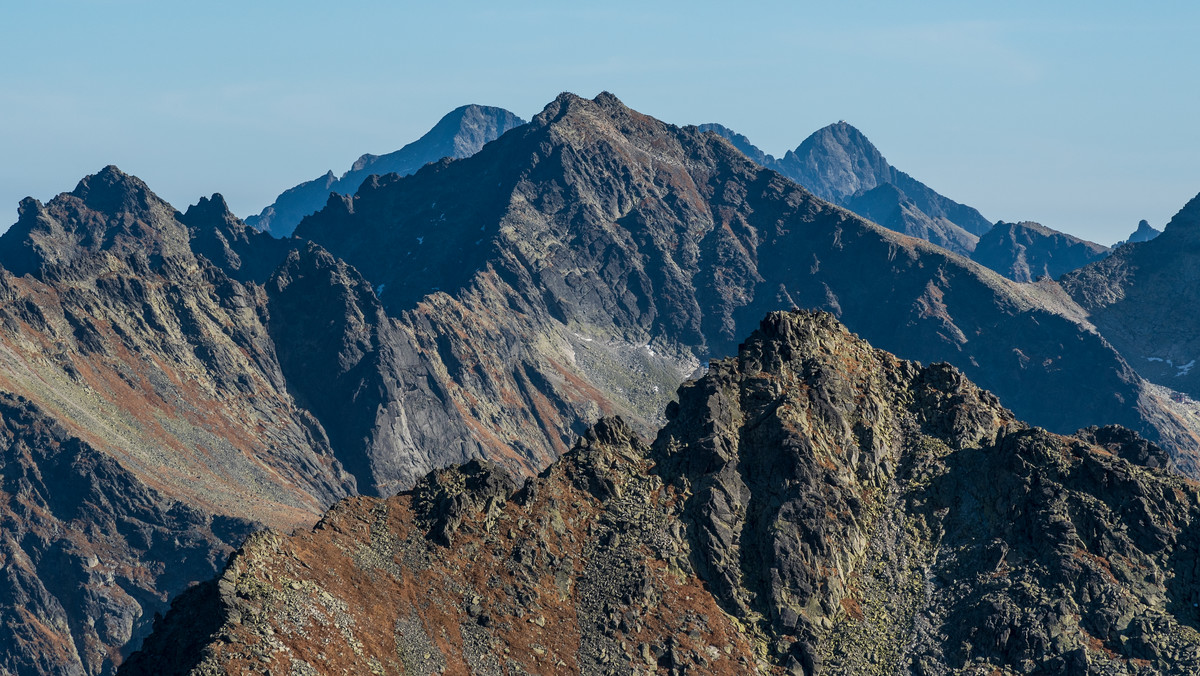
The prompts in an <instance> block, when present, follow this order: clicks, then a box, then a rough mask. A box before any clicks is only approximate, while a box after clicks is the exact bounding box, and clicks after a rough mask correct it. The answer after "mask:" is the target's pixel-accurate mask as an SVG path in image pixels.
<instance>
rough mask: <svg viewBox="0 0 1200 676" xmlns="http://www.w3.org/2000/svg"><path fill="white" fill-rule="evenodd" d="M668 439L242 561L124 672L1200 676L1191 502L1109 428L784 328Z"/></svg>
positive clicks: (579, 447)
mask: <svg viewBox="0 0 1200 676" xmlns="http://www.w3.org/2000/svg"><path fill="white" fill-rule="evenodd" d="M668 417H670V418H671V421H670V422H669V423H668V424H667V425H666V427H664V428H663V429H662V430H661V431H660V432H659V434H658V436H657V439H656V440H655V441H654V443H653V444H652V445H650V446H647V445H646V444H645V443H644V442H642V441H640V440H639V439H638V438H637V437H636V436H635V435H634V434H633V432H632V430H631V429H630V428H629V427H628V426H627V425H625V424H624V423H623V422H621V421H620V420H615V419H611V418H610V419H604V420H602V421H600V422H599V423H598V424H597V425H596V426H595V427H594V428H592V429H591V430H589V431H588V433H587V434H586V435H585V436H584V438H582V439H581V440H580V441H579V442H578V443H577V444H576V445H575V447H574V448H573V449H572V450H571V451H570V452H568V453H566V454H565V455H564V456H563V457H562V458H560V459H559V460H557V461H556V462H555V463H553V464H552V465H551V466H550V467H549V468H548V469H547V470H546V471H545V472H543V473H541V474H540V475H539V476H538V477H536V478H531V479H528V480H527V481H526V482H525V483H524V485H523V486H522V487H520V488H519V489H518V486H519V484H518V482H516V481H514V480H513V479H511V478H510V477H509V476H508V475H507V474H505V473H504V472H503V471H502V470H501V469H500V468H498V467H496V466H495V465H493V464H491V463H486V462H479V461H474V462H472V463H469V464H467V465H465V466H462V467H458V468H452V469H447V470H442V471H438V472H435V473H432V474H431V475H429V476H428V477H426V478H425V479H423V480H422V481H421V482H419V483H418V485H417V487H416V488H415V490H414V491H412V492H411V493H404V494H401V495H398V496H395V497H393V498H390V499H388V500H378V499H371V498H354V499H351V500H347V501H344V502H342V503H340V504H339V505H338V506H337V507H336V508H334V509H333V510H331V511H330V512H329V513H328V514H327V515H326V516H325V518H324V519H323V520H322V521H321V523H320V524H319V525H318V526H317V527H316V528H315V529H313V530H312V531H311V532H300V533H296V534H294V535H292V536H283V535H281V534H278V533H273V532H266V533H261V534H258V535H256V536H254V537H252V538H251V539H250V540H249V541H248V542H247V543H246V545H245V546H244V547H243V548H242V549H241V550H240V551H239V552H238V553H237V554H236V555H235V556H233V557H232V558H231V559H230V562H229V564H228V566H227V567H226V569H225V571H224V573H223V574H222V575H221V576H220V577H219V578H218V579H216V580H214V581H212V582H209V583H206V584H202V585H199V586H197V587H196V588H195V589H193V590H192V591H191V592H189V593H188V594H186V595H185V596H183V597H181V598H180V599H179V601H177V602H176V603H175V604H174V606H173V608H172V611H171V613H170V614H169V615H167V617H166V618H165V619H164V620H163V621H162V622H160V623H158V624H157V625H156V628H155V633H154V634H153V635H152V636H151V638H150V639H149V640H148V641H147V643H146V648H145V650H144V651H143V652H141V653H138V654H136V655H134V656H133V657H132V658H131V660H130V661H129V662H128V664H127V665H126V667H125V668H124V669H123V670H122V674H132V675H140V674H162V675H172V674H208V673H239V674H241V673H301V674H316V673H341V672H342V671H343V670H344V671H347V672H349V673H366V672H371V673H387V674H390V673H414V672H415V673H438V672H446V673H486V674H492V673H497V674H498V673H584V674H601V673H622V674H626V673H641V672H643V671H645V670H651V671H659V672H667V673H716V674H746V673H793V674H809V675H811V674H818V673H819V674H855V675H862V674H880V675H882V674H889V675H890V674H896V673H910V672H912V673H924V674H948V673H980V674H988V673H997V672H1003V673H1013V674H1048V673H1055V674H1088V673H1103V674H1131V675H1132V674H1165V673H1190V672H1192V671H1194V670H1196V669H1197V668H1200V631H1197V628H1198V626H1200V615H1198V614H1197V611H1196V608H1195V603H1196V601H1197V600H1198V599H1200V579H1198V577H1197V572H1196V570H1195V566H1194V563H1195V560H1194V559H1195V556H1194V552H1195V550H1196V547H1198V546H1200V529H1198V528H1197V525H1198V524H1200V491H1198V489H1197V485H1196V483H1195V482H1192V481H1189V480H1186V479H1184V478H1183V477H1180V476H1178V475H1175V474H1173V473H1170V472H1166V471H1163V470H1162V469H1161V468H1162V467H1164V466H1165V465H1166V464H1167V463H1168V462H1169V461H1168V460H1167V457H1166V455H1165V454H1164V453H1163V452H1162V451H1161V450H1159V449H1158V448H1156V447H1155V446H1153V445H1152V444H1149V443H1147V442H1145V441H1144V440H1142V439H1139V438H1138V437H1137V436H1136V435H1134V434H1132V433H1130V432H1129V431H1128V430H1124V429H1122V428H1118V427H1105V428H1091V429H1088V430H1083V431H1081V432H1080V433H1079V434H1078V435H1076V436H1059V435H1054V434H1051V433H1048V432H1046V431H1044V430H1041V429H1037V428H1031V427H1029V426H1027V425H1025V424H1024V423H1021V422H1018V421H1017V420H1015V419H1014V417H1013V415H1012V414H1011V413H1010V412H1009V411H1008V410H1006V409H1004V408H1003V407H1002V406H1001V405H1000V403H999V401H998V400H997V399H996V398H995V397H994V396H992V395H991V394H990V393H988V392H986V391H984V390H981V389H979V388H978V387H976V386H975V385H974V384H972V383H971V382H970V381H968V380H967V379H966V378H965V377H963V374H962V373H961V372H959V371H957V370H956V369H954V368H953V367H950V366H949V365H946V364H934V365H931V366H928V367H922V366H920V365H919V364H916V363H913V362H906V361H903V360H899V359H897V358H895V357H894V356H892V355H890V354H888V353H886V352H883V351H880V350H875V349H872V348H871V347H870V345H868V344H866V343H865V342H864V341H862V340H860V339H858V338H857V337H856V336H853V335H852V334H850V333H849V332H848V331H847V330H846V329H845V328H844V327H842V326H840V325H839V324H838V323H837V322H836V321H835V320H834V319H833V318H832V317H831V316H830V315H827V314H821V313H817V314H810V313H799V312H798V313H775V314H772V315H770V316H768V317H767V319H766V320H765V321H763V323H762V325H761V328H760V329H759V330H758V331H756V332H755V333H754V334H753V335H751V336H750V338H749V339H748V340H747V341H746V342H745V344H744V345H743V346H742V347H741V349H740V351H739V353H738V354H737V356H735V357H730V358H727V359H724V360H720V361H717V362H714V363H713V365H712V368H711V369H710V370H709V372H708V373H707V374H706V375H705V376H704V377H703V378H701V379H699V380H698V381H694V382H690V383H688V384H686V385H684V386H683V387H682V388H681V389H680V391H679V402H678V404H672V406H671V408H670V410H669V412H668ZM981 477H986V480H980V479H981Z"/></svg>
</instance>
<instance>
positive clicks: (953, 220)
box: [699, 121, 991, 256]
mask: <svg viewBox="0 0 1200 676" xmlns="http://www.w3.org/2000/svg"><path fill="white" fill-rule="evenodd" d="M699 128H700V129H701V130H702V131H711V132H714V133H716V134H718V135H720V136H722V137H724V138H726V139H728V140H729V141H730V143H732V144H733V145H734V147H736V148H737V149H738V150H740V151H742V153H743V154H745V155H746V157H748V158H749V159H750V160H752V161H753V162H755V163H756V164H758V165H760V166H762V167H766V168H768V169H773V170H775V171H778V172H779V173H781V174H783V175H784V176H787V177H788V178H790V179H792V180H794V181H796V182H797V183H799V184H800V185H802V186H804V187H805V188H807V189H808V190H810V191H812V193H813V194H815V195H817V196H818V197H820V198H822V199H825V200H829V201H830V202H833V203H834V204H837V205H838V206H842V207H845V208H847V209H849V210H850V211H853V212H854V213H856V214H858V215H860V216H862V217H863V218H866V219H869V220H871V221H874V222H876V223H878V224H879V225H882V226H884V227H885V228H889V229H891V230H895V231H896V232H901V233H904V234H906V235H910V236H912V237H917V238H920V239H923V240H926V241H928V242H932V243H934V244H937V245H938V246H941V247H944V248H946V249H948V250H950V251H953V252H955V253H958V254H961V255H963V256H969V255H970V254H971V252H972V251H973V250H974V249H975V245H976V243H977V242H978V241H979V237H980V235H982V234H984V233H985V232H987V231H988V230H989V229H990V228H991V223H989V222H988V221H987V219H985V218H984V217H983V216H982V215H980V213H979V212H978V211H976V210H975V209H973V208H971V207H968V206H966V205H963V204H959V203H958V202H955V201H953V200H951V199H949V198H947V197H944V196H942V195H940V194H938V193H937V192H935V191H934V190H933V189H932V188H930V187H929V186H927V185H925V184H924V183H921V182H920V181H918V180H916V179H914V178H913V177H911V176H909V175H908V174H906V173H904V172H903V171H900V170H898V169H896V168H895V167H893V166H892V165H891V164H889V163H888V161H887V160H886V159H884V157H883V154H882V153H880V152H879V149H878V148H876V147H875V145H874V144H872V143H871V142H870V141H869V140H868V139H867V137H866V135H865V134H863V133H862V132H861V131H859V130H858V129H856V128H855V127H853V126H852V125H850V124H848V123H846V122H844V121H842V122H838V123H836V124H831V125H829V126H827V127H824V128H822V129H820V130H818V131H816V132H814V133H813V134H811V135H810V136H809V137H808V138H806V139H805V140H804V142H802V143H801V144H800V145H799V146H798V147H797V148H796V149H795V150H791V151H788V152H787V154H786V155H784V156H783V157H782V158H775V157H772V156H771V155H768V154H766V153H764V152H763V151H761V150H759V149H758V148H757V147H756V146H754V144H752V143H751V142H750V140H749V139H747V138H746V137H745V136H742V135H741V134H738V133H737V132H735V131H733V130H732V129H729V128H727V127H724V126H722V125H719V124H703V125H700V127H699Z"/></svg>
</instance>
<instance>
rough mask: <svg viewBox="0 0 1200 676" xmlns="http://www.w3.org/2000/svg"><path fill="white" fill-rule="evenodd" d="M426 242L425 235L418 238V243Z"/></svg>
mask: <svg viewBox="0 0 1200 676" xmlns="http://www.w3.org/2000/svg"><path fill="white" fill-rule="evenodd" d="M424 243H425V238H424V237H418V238H417V244H424Z"/></svg>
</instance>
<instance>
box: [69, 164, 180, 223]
mask: <svg viewBox="0 0 1200 676" xmlns="http://www.w3.org/2000/svg"><path fill="white" fill-rule="evenodd" d="M71 194H72V195H74V196H75V197H78V198H79V199H81V200H83V203H84V204H86V205H87V206H88V208H90V209H94V210H96V211H103V212H110V213H116V212H121V211H137V210H145V209H149V208H151V206H152V204H163V203H164V202H163V201H162V200H161V199H159V198H158V196H157V195H155V194H154V193H153V192H151V191H150V188H149V186H147V185H146V183H145V182H144V181H142V179H140V178H138V177H137V176H134V175H132V174H126V173H125V172H123V171H121V170H120V169H118V168H117V167H116V165H112V164H110V165H108V166H107V167H104V168H103V169H101V170H100V171H98V172H96V173H95V174H92V175H90V176H85V177H84V178H83V179H82V180H80V181H79V184H78V185H77V186H75V189H74V190H72V191H71Z"/></svg>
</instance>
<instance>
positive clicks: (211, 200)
mask: <svg viewBox="0 0 1200 676" xmlns="http://www.w3.org/2000/svg"><path fill="white" fill-rule="evenodd" d="M236 218H237V217H236V216H234V215H233V212H232V211H230V210H229V205H228V204H227V203H226V202H225V196H224V195H222V194H221V193H219V192H216V193H213V194H212V197H201V198H200V199H199V200H198V201H197V202H196V203H195V204H193V205H191V206H189V207H188V208H187V211H185V212H184V213H183V218H182V219H181V220H183V222H184V223H191V222H194V221H198V220H213V219H219V220H228V219H236Z"/></svg>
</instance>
